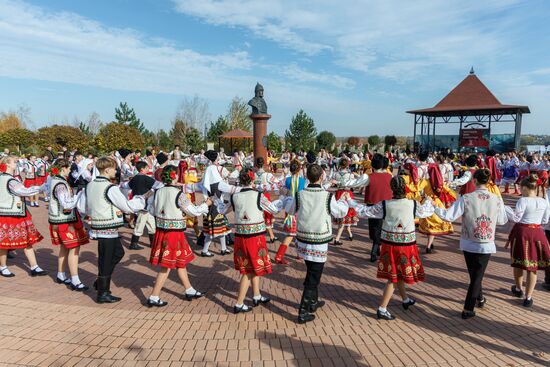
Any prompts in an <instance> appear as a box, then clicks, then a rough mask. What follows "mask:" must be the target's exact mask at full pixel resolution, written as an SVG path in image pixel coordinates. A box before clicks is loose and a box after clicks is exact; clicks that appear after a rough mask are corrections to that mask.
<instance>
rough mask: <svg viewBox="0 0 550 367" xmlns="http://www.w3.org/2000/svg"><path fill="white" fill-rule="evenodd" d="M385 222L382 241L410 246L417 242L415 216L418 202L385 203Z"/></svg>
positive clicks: (393, 201) (407, 200) (398, 200)
mask: <svg viewBox="0 0 550 367" xmlns="http://www.w3.org/2000/svg"><path fill="white" fill-rule="evenodd" d="M382 205H383V206H384V222H383V223H382V235H381V238H382V241H384V242H389V243H392V244H399V245H409V244H414V243H415V242H416V229H415V226H414V216H415V212H416V201H414V200H409V199H396V200H387V201H383V202H382Z"/></svg>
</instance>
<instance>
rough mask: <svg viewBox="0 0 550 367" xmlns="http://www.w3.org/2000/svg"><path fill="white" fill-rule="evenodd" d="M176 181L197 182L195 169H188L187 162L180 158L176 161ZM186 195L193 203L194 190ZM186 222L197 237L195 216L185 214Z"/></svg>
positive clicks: (194, 197)
mask: <svg viewBox="0 0 550 367" xmlns="http://www.w3.org/2000/svg"><path fill="white" fill-rule="evenodd" d="M178 182H179V183H182V184H195V183H197V182H199V178H198V177H197V171H196V169H195V170H193V169H188V164H187V162H186V161H184V160H181V161H180V162H179V163H178ZM187 197H188V198H189V200H191V203H195V201H196V195H195V193H194V192H192V193H190V194H187ZM186 224H187V227H192V228H193V229H194V230H195V235H196V236H197V237H198V236H199V235H200V232H199V229H198V219H197V217H194V216H187V223H186Z"/></svg>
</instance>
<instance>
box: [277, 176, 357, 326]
mask: <svg viewBox="0 0 550 367" xmlns="http://www.w3.org/2000/svg"><path fill="white" fill-rule="evenodd" d="M287 201H288V203H287V205H286V207H287V210H286V211H287V213H289V214H292V215H294V214H295V215H296V241H297V245H298V248H297V253H298V255H299V256H300V257H301V258H302V259H304V262H305V264H306V269H307V271H306V277H305V280H304V292H303V294H302V300H301V301H300V307H299V314H298V322H299V323H304V322H308V321H311V320H313V319H314V318H315V315H312V314H311V313H312V312H315V311H316V310H317V308H319V307H321V306H322V305H324V302H323V301H319V284H320V283H321V276H322V275H323V268H324V265H325V262H326V261H327V255H328V244H329V242H331V241H332V224H331V221H332V217H335V218H343V217H345V216H346V214H347V213H348V210H349V205H348V203H347V201H346V200H344V199H340V200H336V198H335V197H334V196H333V195H332V194H331V193H329V192H328V191H326V190H324V189H323V187H322V186H321V185H320V184H309V185H308V186H307V187H306V188H305V189H303V190H301V191H299V192H297V193H296V194H295V196H294V198H292V197H291V199H290V200H287Z"/></svg>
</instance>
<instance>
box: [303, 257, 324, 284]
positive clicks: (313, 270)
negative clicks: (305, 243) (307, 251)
mask: <svg viewBox="0 0 550 367" xmlns="http://www.w3.org/2000/svg"><path fill="white" fill-rule="evenodd" d="M305 263H306V268H307V272H306V279H305V280H304V290H317V288H318V287H319V284H320V283H321V275H323V268H324V267H325V263H318V262H315V261H307V260H306V261H305Z"/></svg>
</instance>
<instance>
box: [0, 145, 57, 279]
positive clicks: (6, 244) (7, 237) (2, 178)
mask: <svg viewBox="0 0 550 367" xmlns="http://www.w3.org/2000/svg"><path fill="white" fill-rule="evenodd" d="M16 167H17V157H15V156H11V155H8V156H5V157H2V159H0V228H2V230H1V231H0V275H2V276H3V277H6V278H10V277H14V276H15V274H13V273H12V272H10V271H9V269H8V267H7V266H6V261H7V253H8V251H10V250H15V249H18V248H22V249H24V250H23V251H24V252H25V256H27V260H28V261H29V265H30V269H31V273H30V274H31V276H33V277H34V276H43V275H46V274H47V272H46V271H44V270H42V269H41V268H40V267H39V266H38V264H37V262H36V256H35V253H34V249H33V248H32V246H33V245H34V244H36V243H38V242H40V241H41V240H42V238H43V237H42V235H40V233H38V231H37V229H36V227H35V226H34V224H33V223H32V218H31V214H30V213H29V211H28V210H27V206H26V205H25V199H24V197H25V196H33V195H37V194H38V193H39V192H40V187H38V186H31V187H25V186H24V185H23V184H22V183H21V181H19V180H17V179H16V178H14V177H13V174H14V172H15V169H16Z"/></svg>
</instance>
